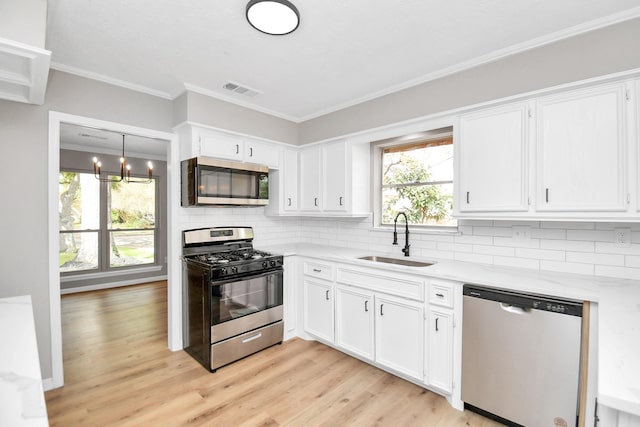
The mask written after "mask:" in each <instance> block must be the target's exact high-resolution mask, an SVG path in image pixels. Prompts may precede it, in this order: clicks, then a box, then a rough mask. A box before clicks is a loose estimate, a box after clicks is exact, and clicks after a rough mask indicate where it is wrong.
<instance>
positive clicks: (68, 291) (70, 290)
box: [60, 276, 167, 295]
mask: <svg viewBox="0 0 640 427" xmlns="http://www.w3.org/2000/svg"><path fill="white" fill-rule="evenodd" d="M160 280H167V276H157V277H145V278H142V279H133V280H123V281H121V282H111V283H101V284H99V285H90V286H75V287H73V288H66V289H61V290H60V295H67V294H76V293H80V292H90V291H100V290H102V289H111V288H121V287H123V286H133V285H139V284H141V283H147V282H158V281H160Z"/></svg>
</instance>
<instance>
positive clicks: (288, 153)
mask: <svg viewBox="0 0 640 427" xmlns="http://www.w3.org/2000/svg"><path fill="white" fill-rule="evenodd" d="M283 162H284V164H283V165H282V166H281V169H280V170H281V173H280V175H281V176H282V180H283V183H282V185H283V188H284V194H283V197H284V200H283V204H284V206H283V209H284V210H285V211H297V210H298V151H297V150H291V149H288V148H285V149H284V156H283Z"/></svg>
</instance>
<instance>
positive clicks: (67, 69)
mask: <svg viewBox="0 0 640 427" xmlns="http://www.w3.org/2000/svg"><path fill="white" fill-rule="evenodd" d="M50 68H52V69H54V70H58V71H62V72H64V73H69V74H73V75H76V76H80V77H85V78H87V79H91V80H96V81H99V82H103V83H108V84H110V85H113V86H119V87H123V88H125V89H129V90H133V91H136V92H141V93H145V94H147V95H152V96H157V97H158V98H164V99H169V100H173V99H174V98H175V97H173V96H171V94H169V93H167V92H163V91H160V90H156V89H151V88H149V87H146V86H142V85H138V84H135V83H130V82H127V81H124V80H119V79H116V78H113V77H109V76H105V75H104V74H99V73H94V72H93V71H87V70H83V69H81V68H76V67H72V66H70V65H65V64H61V63H59V62H52V63H51V67H50Z"/></svg>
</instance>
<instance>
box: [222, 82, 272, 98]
mask: <svg viewBox="0 0 640 427" xmlns="http://www.w3.org/2000/svg"><path fill="white" fill-rule="evenodd" d="M222 87H223V88H225V89H226V90H229V91H231V92H235V93H237V94H239V95H244V96H248V97H250V98H253V97H254V96H256V95H259V94H261V93H262V92H260V91H259V90H256V89H251V88H250V87H247V86H244V85H241V84H238V83H234V82H227V83H225V84H224V85H223V86H222Z"/></svg>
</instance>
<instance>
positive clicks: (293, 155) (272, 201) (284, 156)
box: [265, 146, 300, 216]
mask: <svg viewBox="0 0 640 427" xmlns="http://www.w3.org/2000/svg"><path fill="white" fill-rule="evenodd" d="M298 165H299V164H298V149H296V148H289V147H286V146H284V147H282V151H281V158H280V169H279V170H273V171H271V172H269V204H268V205H267V206H266V207H265V213H266V214H268V215H282V216H286V215H296V214H297V212H298V210H299V209H300V197H299V191H298V188H299V175H298Z"/></svg>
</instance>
